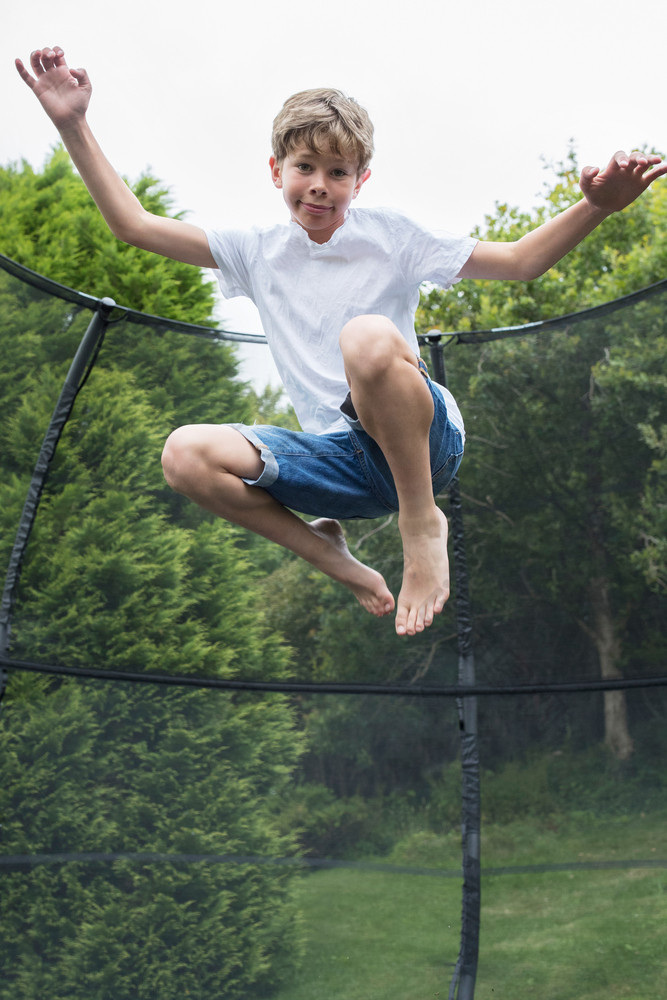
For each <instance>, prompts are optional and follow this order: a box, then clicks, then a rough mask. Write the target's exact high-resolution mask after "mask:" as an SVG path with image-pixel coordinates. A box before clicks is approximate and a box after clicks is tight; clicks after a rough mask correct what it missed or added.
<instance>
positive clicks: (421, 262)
mask: <svg viewBox="0 0 667 1000" xmlns="http://www.w3.org/2000/svg"><path fill="white" fill-rule="evenodd" d="M399 223H400V225H399V229H400V231H399V232H398V233H396V237H397V240H398V244H399V255H400V259H401V265H402V269H403V273H404V275H405V278H406V280H407V282H408V283H409V284H416V285H419V284H421V283H422V282H423V281H432V282H433V283H434V284H436V285H438V286H439V287H440V288H443V289H447V288H451V286H452V285H454V284H455V283H456V282H457V281H459V280H460V278H459V272H460V270H461V268H462V267H463V265H464V264H465V262H466V261H467V260H468V258H469V257H470V254H471V253H472V252H473V250H474V249H475V247H476V246H477V242H478V241H477V240H476V239H475V238H474V237H472V236H457V235H455V234H453V233H446V232H443V233H437V232H431V231H430V230H428V229H424V228H423V227H422V226H420V225H419V224H418V223H416V222H412V221H411V220H410V219H406V218H403V217H399Z"/></svg>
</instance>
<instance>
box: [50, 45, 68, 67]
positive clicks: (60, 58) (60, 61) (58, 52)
mask: <svg viewBox="0 0 667 1000" xmlns="http://www.w3.org/2000/svg"><path fill="white" fill-rule="evenodd" d="M53 51H54V53H55V57H56V59H55V63H54V65H56V66H66V65H67V63H66V62H65V53H64V52H63V50H62V49H61V48H60V46H59V45H54V46H53Z"/></svg>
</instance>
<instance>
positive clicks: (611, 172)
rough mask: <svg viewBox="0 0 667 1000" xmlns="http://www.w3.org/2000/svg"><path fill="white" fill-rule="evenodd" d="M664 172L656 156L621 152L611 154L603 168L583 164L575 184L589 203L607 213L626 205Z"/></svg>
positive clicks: (666, 164)
mask: <svg viewBox="0 0 667 1000" xmlns="http://www.w3.org/2000/svg"><path fill="white" fill-rule="evenodd" d="M664 174H667V163H663V162H662V160H661V158H660V157H659V156H655V155H653V154H646V153H638V152H634V153H630V154H628V153H624V152H623V151H622V150H620V151H619V152H618V153H615V154H614V156H612V158H611V160H610V161H609V163H608V164H607V166H606V167H605V169H604V170H600V168H599V167H584V169H583V170H582V171H581V177H580V179H579V186H580V188H581V190H582V191H583V193H584V195H585V197H586V199H587V200H588V202H589V204H591V205H592V206H593V207H594V208H597V209H598V210H599V211H602V212H605V213H606V214H608V215H611V213H612V212H620V211H621V209H623V208H627V206H628V205H630V204H631V203H632V202H633V201H634V200H635V198H638V197H639V195H640V194H643V192H644V191H645V190H646V188H647V187H648V186H649V184H651V183H652V182H653V181H654V180H655V179H656V178H657V177H662V176H663V175H664Z"/></svg>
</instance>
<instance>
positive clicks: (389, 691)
mask: <svg viewBox="0 0 667 1000" xmlns="http://www.w3.org/2000/svg"><path fill="white" fill-rule="evenodd" d="M0 667H4V668H5V669H7V670H18V671H27V672H29V673H41V674H55V675H58V676H62V677H73V678H78V679H80V680H101V681H123V682H127V683H132V684H161V685H167V686H171V687H189V688H202V689H209V690H210V689H213V690H215V689H217V690H222V691H258V692H273V693H282V694H339V695H340V694H348V695H362V694H365V695H394V696H400V697H406V698H471V697H479V696H481V697H485V696H490V695H534V694H579V693H585V692H595V691H631V690H634V689H639V688H656V687H667V677H664V676H663V677H632V678H614V679H606V680H586V681H571V682H567V681H564V682H563V681H560V682H557V683H556V682H554V683H548V682H547V683H544V684H504V685H493V684H471V685H460V684H453V685H431V686H428V685H423V684H420V685H410V686H408V685H406V684H363V683H356V684H355V683H349V684H347V683H346V684H341V683H314V682H312V681H250V680H231V679H228V678H224V677H197V676H194V677H193V676H186V675H184V676H179V675H178V674H158V673H150V672H140V671H132V670H115V669H113V668H109V669H105V668H100V667H66V666H60V665H57V664H49V663H35V662H32V661H30V660H14V659H12V658H10V657H8V656H0Z"/></svg>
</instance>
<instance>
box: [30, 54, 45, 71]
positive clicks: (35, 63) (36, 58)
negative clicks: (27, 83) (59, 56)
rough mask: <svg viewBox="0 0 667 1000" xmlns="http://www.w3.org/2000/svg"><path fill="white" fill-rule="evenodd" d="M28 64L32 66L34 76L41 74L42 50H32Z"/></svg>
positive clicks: (42, 69) (42, 68)
mask: <svg viewBox="0 0 667 1000" xmlns="http://www.w3.org/2000/svg"><path fill="white" fill-rule="evenodd" d="M30 65H31V66H32V68H33V72H34V73H35V74H36V76H41V75H42V73H43V72H44V67H43V66H42V50H41V49H35V51H34V52H31V53H30Z"/></svg>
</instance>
